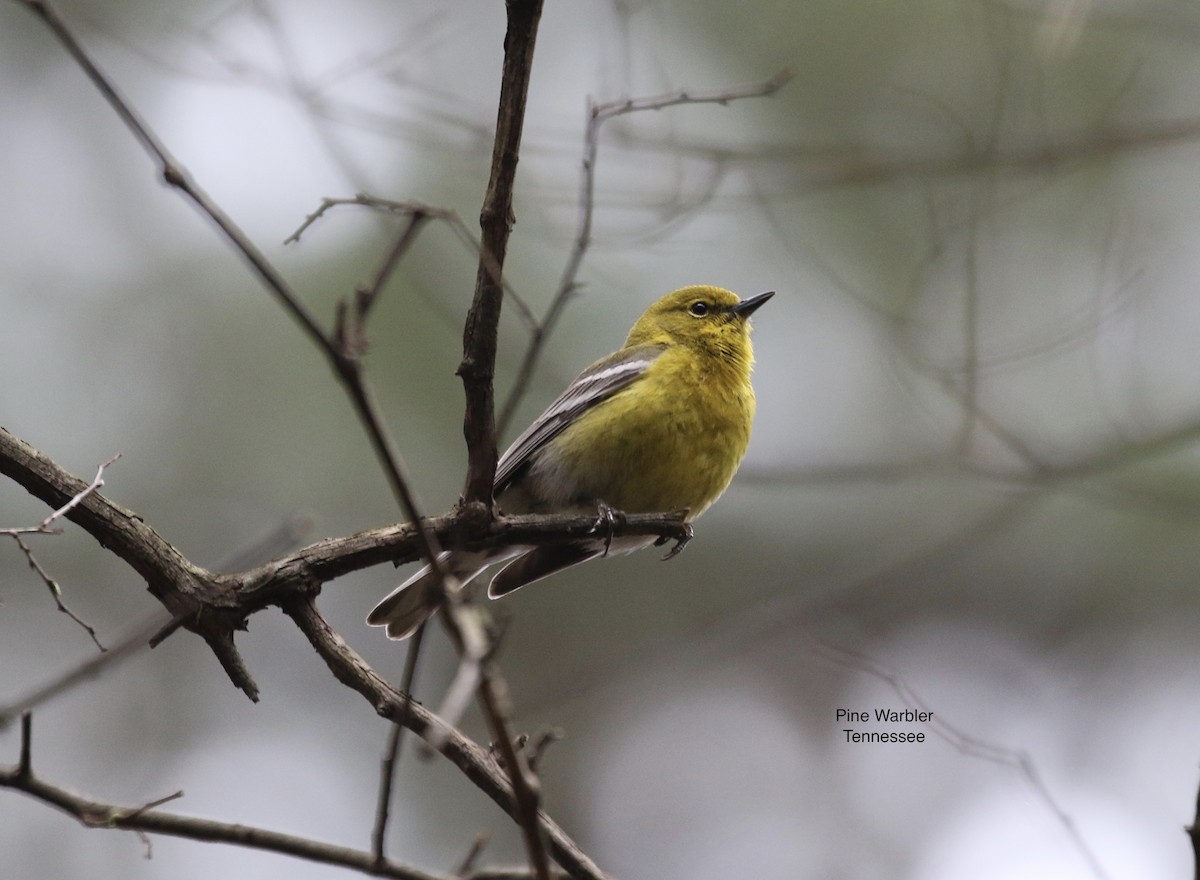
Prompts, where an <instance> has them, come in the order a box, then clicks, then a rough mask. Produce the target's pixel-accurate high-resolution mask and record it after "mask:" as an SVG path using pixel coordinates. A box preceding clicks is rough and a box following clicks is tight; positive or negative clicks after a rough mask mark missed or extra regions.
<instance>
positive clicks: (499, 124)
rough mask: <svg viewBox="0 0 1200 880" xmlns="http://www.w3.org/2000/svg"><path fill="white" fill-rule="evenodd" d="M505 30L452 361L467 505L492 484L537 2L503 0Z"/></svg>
mask: <svg viewBox="0 0 1200 880" xmlns="http://www.w3.org/2000/svg"><path fill="white" fill-rule="evenodd" d="M507 8H508V31H507V32H506V34H505V37H504V68H503V70H502V72H501V80H500V106H499V110H498V111H497V116H496V139H495V143H494V146H493V149H492V170H491V177H490V179H489V180H488V188H487V194H486V195H485V196H484V200H483V208H482V209H481V211H480V213H479V225H480V228H481V230H482V232H483V236H482V239H481V241H482V247H481V248H480V259H479V269H478V271H477V273H476V276H475V297H474V300H473V301H472V303H471V309H470V311H469V312H468V313H467V320H466V325H465V327H464V329H463V359H462V363H460V364H459V366H458V374H459V376H461V377H462V381H463V389H464V391H465V393H466V400H467V405H466V414H465V416H464V418H463V435H464V436H465V438H466V441H467V479H466V486H465V488H464V490H463V500H464V501H465V502H466V503H467V504H482V505H484V506H485V507H487V508H488V509H489V510H490V509H491V506H492V483H493V482H494V479H495V476H496V421H495V397H494V389H493V387H492V380H493V378H494V377H495V372H496V334H497V330H498V327H499V324H500V306H501V303H502V302H503V299H504V289H503V286H502V279H503V274H504V257H505V255H506V254H507V252H508V236H509V232H510V231H511V230H512V225H513V222H514V220H513V208H512V197H513V181H514V178H515V177H516V173H517V158H518V156H519V150H520V145H521V131H522V129H523V127H524V124H525V101H526V97H527V95H528V92H529V80H530V76H531V73H532V70H533V47H534V44H535V43H536V41H537V27H538V21H539V20H540V18H541V15H542V0H508V4H507Z"/></svg>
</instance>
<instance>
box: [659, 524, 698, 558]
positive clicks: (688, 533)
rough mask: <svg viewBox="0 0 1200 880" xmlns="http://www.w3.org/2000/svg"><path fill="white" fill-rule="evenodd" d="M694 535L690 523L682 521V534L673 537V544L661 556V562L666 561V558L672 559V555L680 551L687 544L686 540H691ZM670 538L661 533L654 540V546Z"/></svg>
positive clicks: (674, 555)
mask: <svg viewBox="0 0 1200 880" xmlns="http://www.w3.org/2000/svg"><path fill="white" fill-rule="evenodd" d="M694 537H696V533H695V532H694V531H693V530H692V524H691V523H684V524H683V534H682V535H680V536H679V537H678V538H676V539H675V546H674V547H672V548H671V549H670V550H668V551H667V555H666V556H664V557H663V562H666V561H667V560H668V559H673V558H674V557H676V556H678V555H679V554H680V553H682V552H683V548H684V547H686V546H687V545H688V542H689V541H691V540H692V538H694ZM670 540H671V539H670V538H668V537H667V536H666V535H663V536H662V537H661V538H659V539H658V540H657V541H655V542H654V546H655V547H661V546H662V545H663V544H665V543H667V541H670Z"/></svg>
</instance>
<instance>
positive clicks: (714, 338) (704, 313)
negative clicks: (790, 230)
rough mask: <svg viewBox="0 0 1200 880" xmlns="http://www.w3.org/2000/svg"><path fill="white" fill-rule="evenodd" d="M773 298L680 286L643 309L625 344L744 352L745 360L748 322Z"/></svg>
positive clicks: (747, 351)
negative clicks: (681, 346)
mask: <svg viewBox="0 0 1200 880" xmlns="http://www.w3.org/2000/svg"><path fill="white" fill-rule="evenodd" d="M774 295H775V292H774V291H769V292H768V293H760V294H759V295H758V296H752V297H750V298H749V299H740V298H739V297H738V295H737V294H736V293H734V292H733V291H731V290H725V289H724V288H722V287H709V286H707V285H694V286H692V287H682V288H680V289H679V290H676V291H675V292H674V293H668V294H667V295H666V296H664V297H663V298H662V299H660V300H658V301H657V302H656V303H654V304H653V305H651V306H650V308H648V309H646V311H645V313H644V314H643V315H642V316H641V317H640V318H639V319H638V322H637V323H636V324H634V325H633V329H632V330H631V331H629V338H628V339H626V340H625V345H626V346H630V345H645V344H666V345H679V344H684V345H692V346H697V347H701V348H704V349H708V350H710V351H713V352H714V353H728V354H742V353H743V350H744V354H745V356H746V357H747V359H748V357H749V353H750V352H749V343H750V324H749V320H748V319H749V318H750V315H751V314H753V312H754V310H755V309H757V308H758V307H759V306H761V305H762V304H763V303H765V302H766V301H767V300H769V299H770V298H771V297H772V296H774Z"/></svg>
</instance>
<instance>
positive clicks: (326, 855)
mask: <svg viewBox="0 0 1200 880" xmlns="http://www.w3.org/2000/svg"><path fill="white" fill-rule="evenodd" d="M30 732H31V725H30V716H29V714H28V713H26V714H25V715H23V716H22V718H21V758H20V763H18V764H17V765H16V766H15V767H6V766H2V765H0V788H11V789H15V790H17V791H22V792H25V793H26V794H28V795H31V796H32V797H34V798H37V799H38V800H40V801H43V802H44V803H47V804H50V805H52V806H55V807H58V808H59V809H60V810H62V811H63V812H64V813H66V814H67V815H69V816H73V817H75V818H76V819H78V820H79V821H80V822H81V823H82V824H83V825H85V826H86V827H88V828H115V829H124V830H130V831H137V832H149V833H152V834H165V835H168V836H171V837H182V838H186V839H189V840H203V841H209V842H213V843H228V844H233V845H235V846H243V847H247V848H249V849H257V850H263V851H266V852H274V853H279V854H281V855H288V856H294V857H296V858H301V859H305V860H306V861H310V862H317V863H320V864H327V865H336V866H339V867H343V868H350V869H353V870H358V871H362V872H363V873H367V874H371V875H374V876H380V877H395V878H400V880H450V878H445V877H437V876H435V875H433V874H427V873H425V872H423V871H419V870H417V869H415V868H410V867H407V866H405V865H399V864H396V863H395V862H384V863H382V864H378V863H376V862H375V860H374V857H373V856H372V854H371V853H368V852H364V851H362V850H354V849H350V848H348V847H343V846H335V845H333V844H328V843H320V842H318V841H315V840H311V839H308V838H304V837H296V836H294V835H290V834H282V833H280V832H277V831H268V830H267V829H265V828H255V827H253V826H249V825H240V824H230V823H227V822H215V821H210V820H207V819H194V818H191V817H189V816H179V815H175V814H172V813H164V812H161V811H159V810H158V809H157V807H158V806H160V805H161V804H163V803H166V802H168V801H171V800H174V799H176V798H178V797H181V796H182V792H176V793H174V794H171V795H168V796H167V797H165V798H159V799H157V800H154V801H150V802H149V803H146V804H143V805H141V806H138V807H121V806H117V805H115V804H107V803H101V802H98V801H93V800H88V799H86V798H83V797H80V796H79V795H76V794H74V793H73V792H70V791H67V790H66V789H64V788H59V787H58V786H56V785H52V784H51V783H48V782H45V781H43V780H41V779H39V778H37V777H36V776H35V775H34V773H33V769H32V761H31V758H30V752H31V746H30V742H31V736H30Z"/></svg>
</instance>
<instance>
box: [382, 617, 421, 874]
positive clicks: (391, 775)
mask: <svg viewBox="0 0 1200 880" xmlns="http://www.w3.org/2000/svg"><path fill="white" fill-rule="evenodd" d="M424 638H425V625H424V624H421V625H420V626H419V627H417V631H416V632H415V633H413V635H412V639H411V640H410V641H409V645H408V654H407V656H406V657H405V660H404V673H403V676H402V677H401V679H400V690H401V691H402V692H403V693H404V697H405V699H406V700H407V701H408V702H409V706H408V707H406V709H405V715H407V714H409V710H410V709H411V704H412V695H413V686H414V683H415V681H416V678H417V666H418V665H419V663H420V659H421V644H422V641H423V640H424ZM403 744H404V727H403V726H402V725H400V724H392V726H391V729H390V730H389V731H388V744H387V750H386V751H385V752H384V755H383V760H382V761H381V762H380V768H379V800H378V803H377V804H376V807H375V825H374V827H373V828H372V829H371V851H372V852H373V853H374V854H375V858H377V859H379V860H380V861H382V860H383V858H384V851H385V848H386V844H387V824H388V816H389V814H390V813H391V806H392V790H393V787H394V785H395V777H396V767H397V766H398V765H399V763H400V748H401V746H402V745H403Z"/></svg>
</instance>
